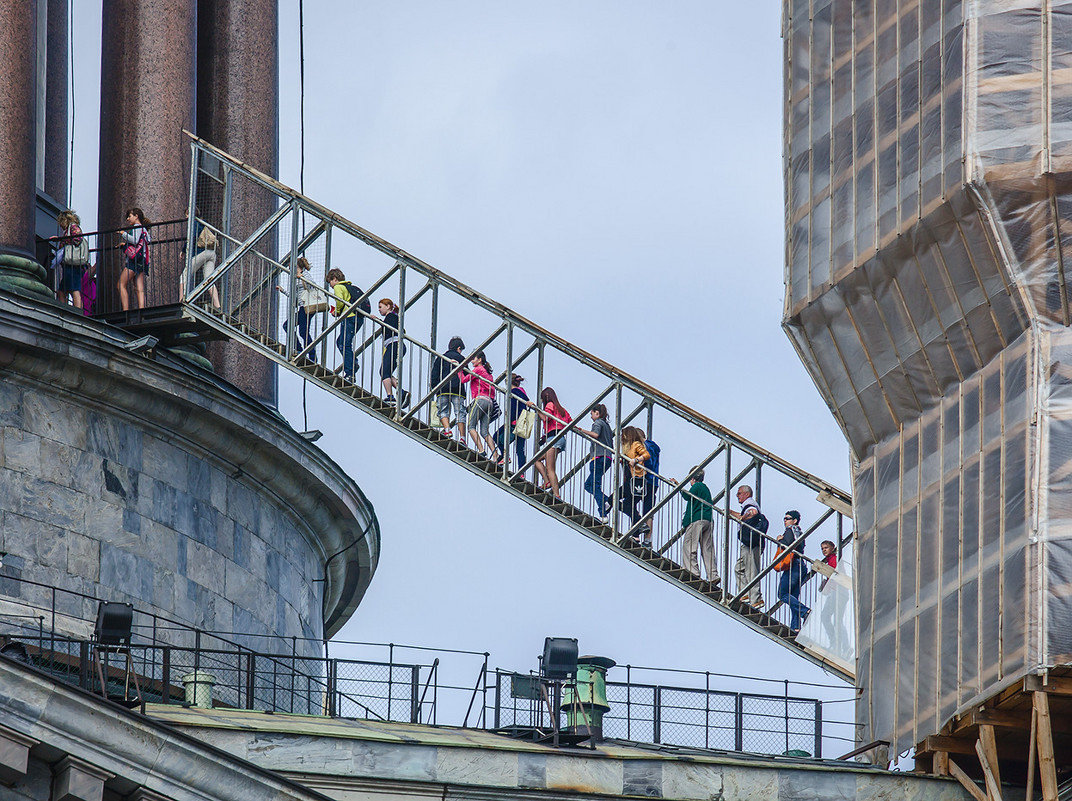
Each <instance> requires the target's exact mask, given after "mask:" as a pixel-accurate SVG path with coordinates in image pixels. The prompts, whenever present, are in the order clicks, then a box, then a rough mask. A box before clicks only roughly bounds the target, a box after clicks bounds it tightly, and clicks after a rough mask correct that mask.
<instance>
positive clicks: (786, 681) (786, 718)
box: [783, 679, 789, 751]
mask: <svg viewBox="0 0 1072 801" xmlns="http://www.w3.org/2000/svg"><path fill="white" fill-rule="evenodd" d="M783 681H784V682H785V750H786V751H788V750H789V679H783Z"/></svg>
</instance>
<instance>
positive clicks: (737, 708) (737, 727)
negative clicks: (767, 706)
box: [733, 693, 744, 751]
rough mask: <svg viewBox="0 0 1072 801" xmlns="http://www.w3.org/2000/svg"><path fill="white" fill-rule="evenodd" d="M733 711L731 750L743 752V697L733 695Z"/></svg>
mask: <svg viewBox="0 0 1072 801" xmlns="http://www.w3.org/2000/svg"><path fill="white" fill-rule="evenodd" d="M735 696H736V698H735V702H734V709H733V750H734V751H743V750H744V696H742V695H741V694H740V693H735Z"/></svg>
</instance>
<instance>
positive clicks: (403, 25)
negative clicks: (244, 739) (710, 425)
mask: <svg viewBox="0 0 1072 801" xmlns="http://www.w3.org/2000/svg"><path fill="white" fill-rule="evenodd" d="M91 5H95V4H89V3H86V4H85V6H83V3H82V2H79V3H77V4H76V6H77V8H76V11H75V15H76V16H75V22H76V25H78V26H80V30H81V31H83V32H85V31H90V32H92V31H93V26H94V25H95V26H96V30H97V31H98V33H97V35H96V41H98V42H99V15H98V16H97V17H96V18H90V17H91V16H92V14H94V13H96V12H93V11H92V10H91V8H90V6H91ZM280 5H281V26H280V30H281V43H280V53H281V81H280V83H281V91H282V96H281V102H280V109H281V127H280V153H281V159H280V162H281V163H280V179H281V180H282V181H283V182H284V183H287V184H289V185H291V186H294V187H297V186H298V179H299V175H298V172H299V124H298V123H299V115H298V62H297V52H298V27H297V16H298V15H297V2H296V0H280ZM305 18H306V19H305V23H306V24H305V58H306V63H305V71H306V101H305V109H306V112H305V115H306V116H305V142H306V144H305V154H306V162H305V163H306V168H305V191H306V194H307V195H309V196H310V197H312V198H313V199H315V200H317V201H318V202H320V203H323V204H324V205H326V206H327V207H329V208H331V209H333V210H335V211H337V212H338V213H339V214H341V215H343V216H345V217H347V218H349V219H351V220H354V221H355V222H357V223H358V224H360V225H362V226H363V227H365V228H367V229H369V230H371V231H373V232H375V233H376V234H378V235H380V236H382V237H384V238H385V239H387V240H389V241H391V242H393V243H394V244H396V245H398V246H400V247H402V248H404V249H405V250H407V251H408V252H410V253H412V254H414V255H415V256H417V257H419V258H421V259H423V260H424V261H426V262H428V263H430V264H432V265H433V266H435V267H437V268H438V269H440V270H443V271H445V272H447V273H449V274H451V275H453V276H455V277H456V278H458V279H459V280H461V281H463V282H464V283H467V284H469V285H471V286H473V287H475V288H477V289H479V290H481V291H482V292H484V293H485V294H487V295H490V296H491V297H493V298H495V299H497V300H499V301H501V302H503V303H505V304H506V305H508V306H511V307H513V308H514V309H516V310H517V311H518V312H520V313H521V314H523V315H525V316H526V317H528V318H529V319H532V320H534V321H535V322H537V323H539V324H540V325H542V326H544V327H546V328H548V329H550V330H551V331H554V332H556V333H558V334H560V335H561V336H564V337H565V338H567V339H569V340H571V341H572V342H574V343H576V344H577V345H578V346H580V347H582V348H584V349H585V350H588V351H591V352H593V353H595V354H597V355H599V356H601V357H602V358H604V359H606V360H608V361H610V362H612V363H614V364H616V365H618V366H620V367H621V368H622V369H624V370H626V371H627V372H630V373H632V374H634V375H636V376H637V377H639V378H641V379H643V380H644V381H646V382H648V383H650V384H652V385H654V386H656V387H658V388H660V389H661V390H663V391H664V392H666V393H668V394H670V395H672V396H675V397H677V398H679V399H680V400H681V401H682V402H683V403H685V404H687V405H689V406H692V407H695V408H697V409H699V410H701V411H702V412H704V413H705V414H707V415H709V416H710V417H712V418H714V419H716V420H718V421H719V422H721V423H723V424H724V425H726V426H728V427H729V428H731V429H733V430H735V431H737V432H738V433H740V434H741V435H742V436H744V437H746V438H748V439H751V440H752V441H754V442H756V443H758V444H759V445H761V446H763V447H766V448H768V449H770V450H772V451H774V452H776V453H778V454H780V455H781V456H783V457H784V458H787V459H788V460H790V461H792V462H794V463H796V464H798V465H800V466H801V467H803V468H805V469H806V470H808V471H810V472H812V473H815V474H817V475H820V476H822V477H824V478H826V479H828V480H830V481H832V482H833V483H835V484H837V485H838V486H841V487H843V488H846V489H848V488H849V478H848V476H849V461H848V451H847V447H846V444H845V441H844V438H843V436H842V435H841V432H840V431H839V429H838V428H837V426H836V425H835V424H834V422H833V419H832V417H831V415H830V413H829V411H828V410H827V408H826V406H825V404H824V403H823V402H822V400H821V398H820V397H819V395H818V393H817V391H816V390H815V388H814V385H813V384H812V382H811V380H810V378H809V377H808V374H807V373H806V371H805V370H804V368H803V367H802V365H801V363H800V361H799V360H798V358H797V356H796V354H795V352H794V350H793V347H792V346H791V344H790V342H789V340H788V338H787V337H786V336H785V334H784V333H783V332H782V330H781V327H780V325H781V317H782V309H783V269H784V255H783V252H784V248H783V225H784V206H783V196H782V130H781V117H782V114H781V104H782V94H781V81H782V49H781V48H782V42H781V38H780V30H779V25H780V4H779V3H777V2H775V1H774V0H761V1H759V2H752V3H732V2H711V0H697V1H696V2H692V1H690V0H668V1H667V2H661V3H652V2H631V1H630V0H607V1H603V0H568V1H566V2H559V1H558V0H541V2H539V3H535V2H527V3H526V2H509V3H504V2H501V0H488V1H486V2H481V1H479V0H457V1H456V2H450V3H446V2H442V1H441V0H435V1H430V2H418V1H417V0H400V1H397V2H389V3H387V2H378V3H368V2H351V1H350V0H347V1H346V2H342V1H340V2H327V1H326V0H325V1H323V2H318V1H317V0H309V1H308V2H306V8H305ZM83 41H85V37H84V36H83V37H82V38H80V39H79V40H78V42H83ZM78 47H80V45H79V44H76V48H78ZM82 49H83V50H88V49H89V48H85V47H82ZM79 57H80V58H82V59H86V58H88V56H87V54H86V53H80V52H76V58H79ZM76 81H77V85H76V91H77V102H78V116H77V118H76V125H77V126H78V128H77V131H78V134H79V136H78V140H79V141H78V147H77V149H76V154H75V164H74V168H75V193H74V202H75V203H74V204H75V205H76V207H79V208H83V209H87V210H95V209H96V202H95V191H96V188H95V180H96V177H95V176H96V166H97V161H96V152H95V147H96V144H95V140H96V133H97V131H96V126H95V124H91V123H90V122H88V121H87V120H88V119H91V118H92V116H93V115H94V114H95V110H94V105H95V103H96V98H95V97H94V94H95V92H96V84H97V83H98V81H97V79H96V75H95V74H94V72H93V71H92V70H88V71H87V69H80V70H79V71H78V72H77V73H76ZM91 196H92V198H93V200H92V201H91V200H90V197H91ZM459 333H462V335H463V336H465V335H466V334H469V335H470V336H469V337H468V339H469V340H470V342H475V341H478V340H479V339H480V338H483V336H484V335H485V334H486V332H484V331H477V330H474V331H464V330H463V331H460V332H459ZM280 394H281V399H282V403H281V411H282V412H283V414H284V415H286V416H287V418H288V419H289V420H291V422H292V423H293V424H294V425H295V427H297V428H299V429H300V428H301V427H302V426H303V416H302V408H301V388H300V383H299V382H298V381H297V380H296V379H293V378H292V377H291V376H290V375H281V377H280ZM560 394H561V392H560ZM583 400H584V399H578V403H581V402H583ZM563 401H564V403H565V404H566V406H567V408H568V407H569V405H570V403H569V400H568V399H567V398H566V397H563ZM308 415H309V426H310V427H311V428H320V429H322V430H324V431H325V432H327V433H328V435H327V436H326V437H325V438H324V439H323V440H321V443H320V444H321V446H322V447H323V448H324V449H325V450H326V451H327V452H328V453H329V454H330V455H331V456H332V457H333V458H335V459H336V460H337V461H338V462H339V463H340V464H341V465H342V466H343V467H344V468H345V469H346V471H347V472H348V473H349V474H350V475H351V476H352V477H353V478H354V479H355V480H356V481H357V482H358V483H359V484H360V485H361V487H362V489H363V490H364V491H365V493H366V494H367V495H368V497H369V498H370V500H371V501H372V503H373V504H374V505H375V507H376V512H377V515H378V517H379V520H380V525H381V528H382V535H383V543H382V558H381V561H380V567H379V571H378V573H377V575H376V577H375V579H374V580H373V583H372V587H371V588H370V590H369V592H368V594H367V595H366V597H365V600H364V603H363V604H362V605H361V607H360V609H358V611H357V613H356V614H355V615H354V617H353V618H352V619H351V621H350V622H349V624H348V625H347V626H346V627H345V628H344V630H343V632H342V634H341V636H340V637H339V639H342V640H361V641H374V642H395V643H408V644H418V645H427V646H440V647H449V648H464V649H472V650H477V651H485V650H487V651H490V652H491V653H492V656H491V662H492V664H493V665H498V666H501V667H504V668H510V669H521V670H527V669H529V668H533V667H535V666H536V655H537V654H538V653H539V652H540V650H541V648H542V644H543V638H544V637H545V636H548V635H556V636H574V637H577V638H578V639H579V640H580V648H581V652H582V653H595V654H602V655H606V656H610V657H612V658H614V659H616V660H617V661H618V662H620V663H623V664H624V663H627V662H628V663H632V664H634V665H636V664H643V665H659V666H666V667H678V668H689V669H696V670H711V671H719V672H729V673H738V674H744V675H751V676H763V677H769V678H774V679H779V680H780V679H783V678H791V679H798V680H806V681H814V682H828V683H835V684H836V683H837V682H836V680H835V679H833V678H832V677H829V676H826V675H825V674H823V673H822V671H820V670H819V669H818V668H816V667H814V666H812V665H811V664H810V663H808V662H806V661H804V660H801V659H799V658H797V657H794V656H793V655H792V654H791V653H790V652H789V651H787V650H785V649H784V648H781V647H779V646H776V645H774V644H771V643H769V642H768V641H767V640H766V639H765V638H764V637H762V636H760V635H758V634H755V633H752V632H750V631H749V630H747V629H746V628H744V627H743V626H741V625H740V624H738V623H736V622H734V621H733V620H731V619H730V618H729V617H727V616H725V615H723V614H721V613H719V612H718V611H717V610H714V609H712V608H710V607H708V606H707V605H706V604H703V603H701V602H700V601H698V600H695V599H693V598H692V597H690V596H688V595H686V594H685V593H683V592H681V591H680V590H677V589H675V588H674V587H672V586H671V585H669V584H667V583H666V582H664V581H661V580H659V579H658V578H656V577H655V576H652V575H651V574H649V573H647V572H646V571H644V570H642V569H641V568H639V567H637V566H635V565H633V564H632V563H630V562H628V561H626V560H625V559H622V558H619V557H617V556H616V555H615V554H614V553H612V552H611V551H609V550H608V549H606V548H605V547H603V546H600V545H598V544H596V543H594V542H592V541H590V540H588V539H587V538H585V537H583V536H581V535H580V534H578V533H576V532H574V531H573V530H571V529H569V528H567V527H566V526H564V525H561V524H558V523H555V522H554V521H553V520H551V519H550V518H549V517H547V516H545V515H543V514H541V513H539V512H537V511H536V510H533V509H531V508H530V507H528V506H527V505H525V504H523V503H521V502H520V501H517V500H515V499H514V498H512V497H511V496H509V495H507V494H506V493H503V492H500V491H498V490H496V489H494V488H493V487H492V486H491V485H490V484H488V483H487V482H485V481H483V480H481V479H479V478H478V477H475V476H472V475H470V474H469V473H467V472H466V471H463V470H461V469H459V468H457V467H454V466H453V465H451V464H450V463H449V462H447V461H446V460H444V459H441V458H439V457H437V456H435V455H434V454H433V453H432V452H430V451H429V450H427V449H425V448H424V447H421V446H420V445H419V444H417V443H414V442H412V441H411V440H409V439H407V438H405V437H402V436H401V435H398V434H395V433H394V432H393V431H391V430H389V429H388V428H387V427H385V426H382V425H379V424H377V423H376V422H375V421H374V420H372V419H371V418H370V417H368V416H366V415H363V414H361V413H359V412H356V411H354V410H352V409H351V408H349V407H347V406H346V405H345V404H343V403H341V402H339V401H336V400H334V399H332V398H330V397H329V396H327V395H326V394H325V393H321V392H318V391H317V390H315V389H312V388H310V390H309V392H308ZM343 418H345V419H347V420H354V421H355V422H356V425H355V426H354V428H352V429H350V428H348V429H347V430H351V431H353V432H355V433H353V434H342V433H339V428H338V427H337V424H338V422H339V421H340V420H341V419H343ZM333 429H334V431H333ZM662 444H663V447H664V450H665V448H666V447H667V444H666V443H662ZM767 503H768V504H771V505H773V507H779V506H780V505H781V504H780V503H779V501H778V500H777V499H767ZM767 511H768V512H771V511H773V512H774V513H775V514H768V516H770V517H771V519H772V520H774V519H777V518H780V513H781V511H783V510H782V509H780V508H774V509H773V510H772V509H770V508H768V510H767ZM808 522H810V521H807V520H805V521H804V523H805V525H807V524H808ZM812 552H814V553H812ZM809 553H812V555H818V542H814V543H809ZM343 654H344V651H343V649H337V650H336V651H335V652H334V655H343ZM422 661H429V660H428V659H427V658H423V660H422ZM472 678H474V679H475V672H474V673H473V674H472ZM468 680H469V679H467V681H468ZM671 683H673V682H671ZM728 684H729V683H728V682H727V685H728ZM773 689H774V691H776V692H780V688H779V687H777V686H774V687H773ZM803 690H804V688H794V692H798V693H800V694H804V695H808V694H810V693H809V692H804V691H803ZM835 695H836V697H839V698H846V697H848V693H847V692H846V691H844V690H842V691H841V692H839V693H837V694H835ZM828 716H829V717H836V718H839V719H842V720H845V719H848V718H849V717H851V710H850V707H849V706H848V705H847V704H840V705H838V707H837V708H832V709H831V710H830V712H829V713H828ZM441 722H460V721H452V720H447V721H443V720H442V719H441ZM845 750H848V749H847V748H846V749H845Z"/></svg>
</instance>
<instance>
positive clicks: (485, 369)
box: [469, 350, 495, 455]
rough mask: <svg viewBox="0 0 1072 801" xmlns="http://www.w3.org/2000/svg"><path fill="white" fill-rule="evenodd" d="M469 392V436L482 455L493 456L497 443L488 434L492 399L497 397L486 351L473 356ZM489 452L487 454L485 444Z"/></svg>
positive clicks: (479, 351) (480, 351)
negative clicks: (470, 398) (470, 397)
mask: <svg viewBox="0 0 1072 801" xmlns="http://www.w3.org/2000/svg"><path fill="white" fill-rule="evenodd" d="M469 392H470V394H471V395H472V398H473V402H472V403H471V404H470V406H469V436H470V437H472V438H473V446H474V447H475V449H476V450H477V451H479V452H480V453H481V454H485V455H491V454H494V453H495V441H494V440H492V438H491V436H489V434H488V428H489V426H490V425H491V410H492V402H491V401H492V398H494V397H495V379H494V377H493V376H492V374H491V365H489V364H488V360H487V357H486V356H484V351H482V350H478V351H477V352H476V353H474V354H473V366H472V367H470V368H469ZM485 443H487V446H488V450H487V452H486V453H485V451H484V444H485Z"/></svg>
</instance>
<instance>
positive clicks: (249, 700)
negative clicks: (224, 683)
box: [246, 651, 257, 709]
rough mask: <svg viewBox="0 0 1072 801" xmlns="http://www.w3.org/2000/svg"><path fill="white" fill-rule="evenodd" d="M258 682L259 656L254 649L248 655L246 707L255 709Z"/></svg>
mask: <svg viewBox="0 0 1072 801" xmlns="http://www.w3.org/2000/svg"><path fill="white" fill-rule="evenodd" d="M256 682H257V657H256V656H255V655H254V653H253V651H250V652H249V655H248V656H247V657H246V709H253V704H254V702H255V701H254V691H255V689H256Z"/></svg>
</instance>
